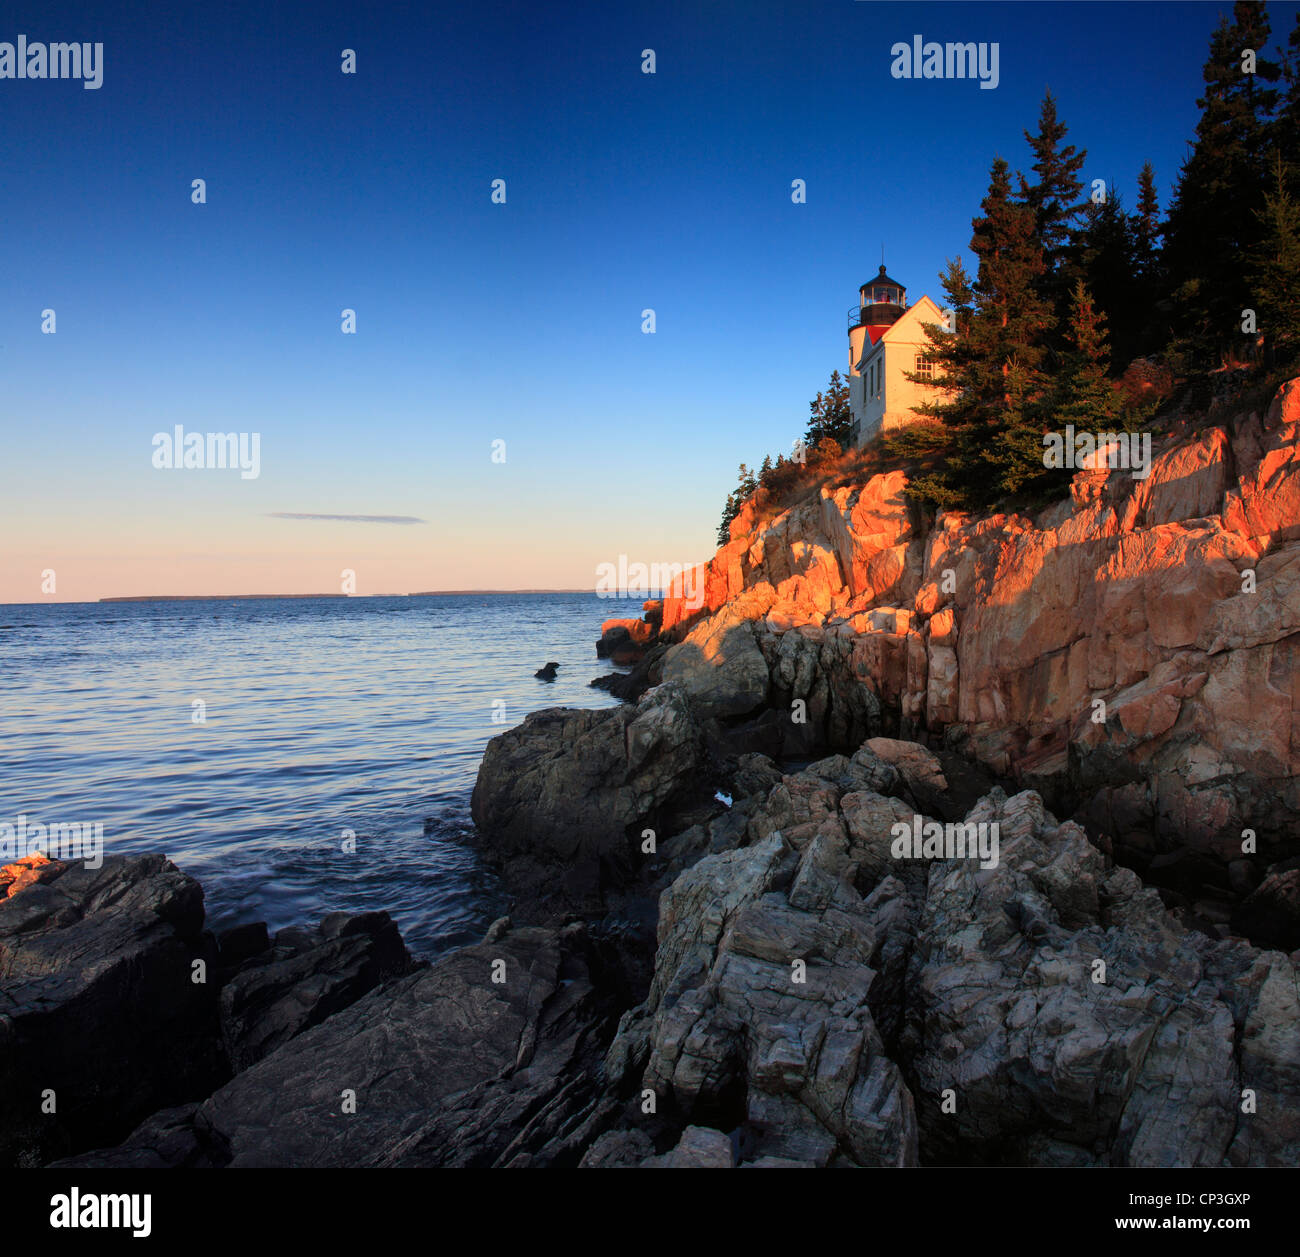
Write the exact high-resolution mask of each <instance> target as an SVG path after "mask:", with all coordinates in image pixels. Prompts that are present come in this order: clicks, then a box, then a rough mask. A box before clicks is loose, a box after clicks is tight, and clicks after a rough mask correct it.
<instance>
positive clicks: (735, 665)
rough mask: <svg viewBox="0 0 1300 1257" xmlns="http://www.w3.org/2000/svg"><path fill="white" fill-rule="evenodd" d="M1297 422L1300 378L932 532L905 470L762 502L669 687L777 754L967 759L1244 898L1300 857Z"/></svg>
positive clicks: (727, 549)
mask: <svg viewBox="0 0 1300 1257" xmlns="http://www.w3.org/2000/svg"><path fill="white" fill-rule="evenodd" d="M1298 425H1300V380H1292V381H1291V382H1289V383H1288V384H1286V385H1285V386H1283V387H1282V388H1281V389H1280V390H1279V391H1278V392H1277V394H1276V396H1274V397H1273V398H1272V400H1271V402H1270V403H1269V404H1268V405H1267V407H1266V408H1265V409H1263V411H1262V413H1258V412H1257V413H1239V414H1236V415H1233V416H1231V417H1230V418H1229V419H1228V420H1227V421H1226V422H1224V423H1223V424H1220V425H1210V426H1204V425H1202V426H1200V427H1199V428H1197V427H1196V426H1195V424H1193V423H1184V424H1182V426H1181V428H1180V430H1178V431H1176V432H1175V433H1174V435H1172V436H1170V437H1168V438H1166V439H1164V440H1163V441H1161V440H1157V443H1156V447H1155V449H1156V454H1157V457H1155V459H1154V462H1153V465H1152V466H1151V468H1150V471H1149V475H1148V476H1147V477H1146V478H1145V479H1135V478H1134V477H1133V475H1132V473H1131V472H1129V471H1127V470H1123V469H1116V470H1107V469H1106V468H1105V467H1103V468H1101V469H1100V470H1093V471H1081V472H1079V473H1078V474H1077V475H1076V476H1075V478H1074V481H1073V483H1072V486H1071V496H1070V499H1069V500H1068V501H1065V502H1062V503H1060V504H1059V505H1057V506H1054V507H1052V508H1051V509H1048V510H1045V511H1043V512H1041V513H1040V514H1038V515H1036V516H1032V517H1031V516H1026V515H995V516H992V517H989V518H982V519H974V518H970V517H967V516H964V515H961V514H953V513H941V514H940V515H939V516H938V518H937V519H934V520H933V521H931V520H928V519H925V518H923V516H922V514H921V513H920V512H919V511H917V510H916V509H915V508H914V507H913V506H912V505H911V504H910V503H909V502H908V501H907V500H906V499H905V497H904V494H903V489H904V486H905V483H906V480H905V476H904V473H903V472H901V471H896V472H893V473H891V474H884V475H877V476H875V477H873V478H871V479H869V480H868V481H867V482H866V483H863V484H859V485H850V486H843V487H825V488H822V489H821V490H820V492H819V493H817V494H815V495H813V496H810V497H809V498H807V499H806V500H803V501H801V502H799V503H798V504H796V505H794V506H793V507H791V508H789V509H785V510H782V511H780V512H778V513H776V514H774V515H773V514H770V508H768V507H767V504H766V503H765V502H764V501H763V500H762V496H761V494H760V496H759V498H758V499H756V500H753V501H751V503H750V504H749V505H748V506H747V508H746V509H745V510H744V511H742V513H741V514H740V516H739V517H738V518H737V519H736V520H735V521H734V522H733V524H732V528H731V540H730V542H729V543H728V544H727V545H726V546H724V547H723V548H722V549H720V550H719V551H718V553H717V554H716V556H715V557H714V559H713V560H712V562H711V563H709V564H708V565H707V570H706V571H705V572H704V573H703V575H702V577H696V578H695V579H697V580H702V583H703V587H704V589H705V594H706V596H705V601H704V606H703V607H702V608H699V609H697V610H694V611H692V610H691V609H690V608H689V607H688V605H687V602H686V600H685V599H684V598H683V597H681V590H680V589H678V590H676V591H674V595H673V596H670V597H668V598H667V599H666V600H665V605H664V608H663V630H664V632H665V633H671V634H674V635H676V636H677V637H679V638H681V639H682V640H681V642H680V644H679V645H678V646H676V647H675V648H674V649H673V650H672V651H670V652H669V654H668V656H667V657H666V659H665V661H664V664H663V676H664V679H666V680H678V681H682V682H683V683H685V684H686V685H687V686H688V687H689V688H691V689H692V690H694V691H695V692H696V693H697V694H699V695H700V696H701V698H702V701H703V704H704V706H705V707H706V709H707V710H708V711H709V712H710V713H711V714H712V715H714V716H716V717H717V718H718V719H719V720H720V721H721V722H723V724H725V725H726V726H727V727H728V728H729V729H730V730H731V731H732V733H733V736H736V735H738V734H739V733H740V732H741V731H742V730H743V732H744V733H745V734H746V735H747V736H749V737H750V738H751V741H753V746H754V749H763V750H768V751H771V752H774V753H776V752H780V753H784V754H787V755H790V754H795V755H797V754H799V753H801V752H805V751H813V750H815V749H817V748H822V747H830V748H834V749H845V750H851V749H853V748H854V747H855V746H856V745H857V744H858V743H859V742H860V741H861V738H862V736H863V735H864V734H866V733H867V732H871V731H874V730H877V729H881V728H883V729H884V730H886V731H888V732H898V733H901V735H902V736H905V737H916V738H919V739H921V740H924V741H927V742H929V743H930V744H931V745H936V746H944V747H947V748H951V749H955V750H960V751H962V752H963V753H964V754H966V755H967V756H969V757H970V758H971V759H972V760H974V761H975V762H977V763H979V764H981V765H983V766H984V767H985V768H987V769H988V770H989V771H990V772H992V773H993V774H995V775H996V776H998V777H1001V778H1008V779H1010V780H1011V781H1012V782H1014V783H1016V784H1019V785H1025V786H1032V787H1033V788H1035V789H1036V790H1038V791H1039V792H1040V793H1041V794H1042V795H1043V796H1044V798H1045V799H1047V801H1048V802H1049V804H1050V806H1052V807H1053V808H1054V809H1056V810H1057V811H1058V812H1061V813H1064V814H1067V815H1074V816H1076V817H1077V818H1078V819H1079V820H1081V821H1083V822H1084V823H1085V824H1086V825H1087V826H1088V828H1089V830H1090V831H1091V832H1093V833H1094V835H1097V836H1101V837H1103V838H1104V839H1105V840H1107V841H1109V842H1110V843H1113V844H1114V846H1115V849H1116V851H1117V853H1118V854H1120V855H1121V857H1122V858H1123V859H1125V860H1126V861H1127V862H1130V863H1133V864H1134V865H1135V866H1136V867H1139V868H1141V869H1142V870H1143V871H1147V870H1149V869H1150V868H1151V867H1152V865H1153V862H1154V863H1155V869H1156V872H1157V873H1159V871H1160V870H1161V869H1162V868H1165V867H1166V866H1169V867H1170V868H1173V867H1174V866H1177V867H1176V875H1175V873H1174V872H1170V873H1169V874H1168V876H1167V877H1166V878H1165V880H1167V881H1169V882H1170V883H1171V884H1173V883H1175V882H1177V883H1178V884H1180V885H1184V884H1185V888H1186V889H1188V890H1189V891H1191V892H1192V893H1193V894H1194V893H1195V892H1196V891H1198V890H1199V889H1200V888H1201V887H1202V885H1204V884H1206V883H1211V884H1214V885H1217V886H1218V887H1220V888H1229V887H1230V888H1232V889H1233V890H1235V891H1236V892H1237V893H1238V894H1244V893H1246V892H1248V891H1250V890H1251V889H1253V888H1254V887H1255V886H1257V885H1258V884H1259V882H1260V881H1261V880H1262V879H1263V877H1264V876H1265V872H1266V870H1267V869H1268V868H1269V867H1270V866H1271V865H1274V864H1276V863H1277V862H1278V861H1282V860H1284V859H1285V858H1286V857H1288V856H1292V855H1295V854H1296V853H1297V851H1298V850H1300V848H1297V847H1296V846H1295V842H1296V839H1297V836H1300V783H1298V782H1297V779H1296V770H1297V766H1298V765H1300V666H1298V665H1300V451H1297V447H1296V436H1297V429H1298ZM688 587H698V586H688ZM799 701H802V704H803V708H802V710H797V709H795V708H794V704H796V703H797V702H799ZM773 711H775V712H777V713H779V714H780V717H781V718H780V719H779V720H777V719H774V718H773V715H772V713H773ZM763 713H767V715H766V726H765V732H766V733H767V734H768V741H767V743H766V744H762V743H761V739H760V740H754V739H756V738H757V736H758V731H757V730H756V729H754V728H749V727H746V725H747V720H748V723H749V724H750V725H752V724H754V723H755V718H756V717H759V716H761V715H762V714H763ZM773 739H775V740H773ZM1252 834H1253V836H1254V837H1253V841H1252V837H1251V836H1252ZM1252 848H1253V851H1252ZM1279 941H1280V942H1284V943H1286V944H1287V945H1289V946H1296V945H1297V943H1300V937H1297V938H1287V939H1283V940H1279Z"/></svg>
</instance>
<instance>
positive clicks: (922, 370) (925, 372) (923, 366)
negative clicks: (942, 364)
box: [916, 354, 934, 380]
mask: <svg viewBox="0 0 1300 1257" xmlns="http://www.w3.org/2000/svg"><path fill="white" fill-rule="evenodd" d="M916 374H917V375H920V376H924V377H925V378H926V379H927V380H933V379H934V363H933V362H927V361H926V360H925V359H924V358H923V357H922V356H921V355H920V354H917V355H916Z"/></svg>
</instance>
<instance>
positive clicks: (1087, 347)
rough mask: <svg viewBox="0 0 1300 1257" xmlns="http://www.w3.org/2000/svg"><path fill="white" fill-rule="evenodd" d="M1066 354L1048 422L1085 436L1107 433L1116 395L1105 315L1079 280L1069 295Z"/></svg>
mask: <svg viewBox="0 0 1300 1257" xmlns="http://www.w3.org/2000/svg"><path fill="white" fill-rule="evenodd" d="M1066 335H1067V340H1068V342H1069V350H1068V352H1067V354H1066V356H1065V359H1064V361H1063V363H1062V370H1061V371H1060V373H1059V374H1058V375H1057V377H1056V382H1055V388H1054V390H1053V394H1054V395H1053V402H1052V421H1053V423H1054V424H1056V425H1057V426H1058V427H1064V426H1065V425H1066V424H1067V423H1072V424H1074V426H1075V428H1076V429H1079V430H1082V431H1088V432H1109V431H1112V430H1113V429H1114V427H1115V424H1116V422H1117V421H1118V419H1119V413H1120V406H1119V395H1118V394H1117V392H1116V391H1115V388H1114V386H1113V385H1112V384H1111V382H1110V379H1109V375H1110V346H1109V337H1108V334H1107V329H1106V315H1105V314H1104V313H1103V312H1102V311H1101V310H1099V309H1097V307H1096V304H1095V303H1094V301H1093V298H1092V293H1090V292H1089V291H1088V286H1087V285H1086V284H1085V283H1084V282H1083V281H1082V280H1079V281H1078V282H1077V283H1076V284H1075V285H1074V290H1073V292H1072V293H1071V294H1070V326H1069V330H1068V332H1067V334H1066Z"/></svg>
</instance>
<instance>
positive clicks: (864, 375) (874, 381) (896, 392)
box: [849, 264, 942, 445]
mask: <svg viewBox="0 0 1300 1257" xmlns="http://www.w3.org/2000/svg"><path fill="white" fill-rule="evenodd" d="M941 319H942V312H941V311H940V309H939V307H938V306H936V305H935V304H934V302H933V301H931V300H930V298H929V297H922V298H921V299H920V300H919V301H918V302H916V303H915V304H914V305H910V306H909V305H908V304H907V289H906V288H904V287H903V285H902V284H900V283H899V282H898V280H896V279H891V278H890V277H889V274H888V273H887V272H886V270H885V268H884V265H883V264H882V265H881V267H880V271H879V272H878V273H877V275H876V277H875V278H874V279H869V280H868V281H867V282H866V283H865V284H863V285H862V286H861V287H860V288H859V289H858V304H857V305H856V306H855V307H853V308H852V309H851V310H850V311H849V408H850V410H851V411H852V412H853V429H852V439H853V444H854V445H865V444H866V443H867V442H868V441H870V440H871V439H872V438H873V437H875V435H876V434H877V433H878V432H881V431H884V430H888V429H890V428H897V427H903V426H905V425H907V424H909V423H914V422H915V421H916V420H917V418H918V417H919V416H918V415H917V413H916V411H915V410H914V409H913V408H914V407H915V406H917V405H918V404H921V403H923V402H928V401H932V400H934V398H935V396H936V394H935V391H934V389H933V388H931V387H930V386H929V385H928V384H926V383H924V382H923V381H917V380H913V379H911V378H910V376H912V375H920V376H923V377H927V378H928V377H929V376H930V375H931V374H932V367H931V364H930V363H928V362H926V361H925V359H924V356H923V355H924V353H925V351H926V349H927V348H928V346H929V337H928V336H927V334H926V333H925V331H924V325H925V324H926V323H939V322H940V321H941Z"/></svg>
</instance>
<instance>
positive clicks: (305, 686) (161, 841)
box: [0, 594, 640, 957]
mask: <svg viewBox="0 0 1300 1257" xmlns="http://www.w3.org/2000/svg"><path fill="white" fill-rule="evenodd" d="M639 613H640V604H639V603H638V602H631V601H619V600H611V599H603V598H597V597H596V596H595V595H594V594H502V595H464V596H460V595H457V596H439V597H426V598H345V599H344V598H319V599H317V598H312V599H296V598H294V599H288V598H286V599H255V600H254V599H249V600H222V599H212V600H206V599H205V600H203V601H184V602H165V601H159V602H130V603H80V604H46V605H21V606H0V822H8V823H10V824H14V825H16V824H17V818H18V817H19V815H20V814H25V815H26V817H27V820H28V823H29V824H31V823H33V822H40V823H43V824H54V823H64V822H78V821H80V822H90V823H94V822H100V823H102V825H103V833H104V851H105V854H118V853H137V852H143V851H162V852H165V853H166V854H167V855H168V856H169V857H170V858H171V859H172V860H173V861H174V862H175V863H176V864H177V865H178V866H179V867H180V868H181V869H183V870H184V871H185V872H187V873H190V874H192V875H193V876H195V877H197V878H198V879H199V881H201V882H202V884H203V887H204V891H205V895H206V903H207V911H208V923H209V925H210V926H212V927H213V928H215V929H222V928H225V927H226V926H229V925H235V924H240V923H242V922H246V921H255V920H264V921H266V922H267V923H268V924H269V926H270V927H271V929H272V930H275V929H278V928H280V927H282V926H285V925H291V924H299V923H314V922H316V921H317V920H319V919H320V917H321V916H323V915H324V914H325V913H327V912H332V911H335V910H339V909H342V910H346V911H350V912H359V911H365V910H370V909H385V910H387V911H388V912H390V913H391V914H392V915H393V916H394V918H395V919H396V920H397V922H398V924H399V926H400V927H401V930H402V933H403V936H404V937H405V938H406V941H407V944H408V946H409V947H410V948H411V949H412V951H414V952H416V953H418V954H420V955H423V956H426V957H431V956H434V955H436V954H437V953H439V952H441V951H444V950H446V949H447V948H448V947H451V946H455V945H458V944H461V943H465V942H470V941H475V940H476V939H477V938H478V937H479V936H480V935H481V933H482V930H483V928H484V927H485V926H486V924H487V923H488V922H490V921H491V920H492V918H493V917H494V916H495V915H498V914H499V912H500V911H501V909H502V907H503V904H504V900H503V897H502V895H501V892H500V889H499V888H498V886H497V885H496V883H495V880H494V879H493V878H492V876H491V875H490V874H489V873H488V872H487V871H486V870H485V869H484V868H483V867H482V865H481V862H480V861H479V860H478V858H477V857H476V855H475V854H474V852H473V850H472V848H471V847H470V846H469V845H468V844H467V843H466V841H465V840H466V837H467V835H469V834H471V833H472V831H473V824H472V822H471V820H470V815H469V799H470V792H471V790H472V789H473V786H474V779H475V775H476V774H477V771H478V765H479V761H480V759H481V757H482V754H483V748H484V746H485V745H486V743H487V741H488V739H489V738H491V737H493V736H494V735H495V734H498V733H500V732H502V731H503V730H504V729H506V728H509V727H512V726H514V725H516V724H519V723H520V722H521V721H522V720H523V718H524V716H525V715H526V714H527V713H528V712H529V711H534V710H537V709H538V708H541V707H552V706H568V707H608V706H614V705H616V700H614V699H612V698H611V697H610V696H609V695H607V694H606V693H605V692H604V691H603V690H596V689H592V688H590V687H589V685H588V682H589V681H590V680H591V679H592V678H593V677H595V676H599V675H601V674H602V673H605V672H609V671H611V668H610V666H609V664H608V663H607V662H606V661H605V660H598V659H597V658H596V652H595V642H596V639H597V637H598V636H599V635H600V624H601V621H602V620H605V619H609V618H610V617H612V616H633V615H638V614H639ZM548 660H556V661H558V662H559V664H560V665H561V666H560V669H559V676H558V678H557V680H556V681H555V682H553V683H547V682H544V681H540V680H537V679H536V678H535V677H534V676H533V673H534V672H535V671H536V670H537V669H538V668H540V667H541V666H542V664H544V663H546V662H547V661H548ZM196 701H198V702H201V703H202V704H203V705H204V707H203V714H204V716H205V717H206V719H205V720H204V722H203V723H195V721H194V711H195V708H194V703H195V702H196ZM496 703H504V713H505V722H504V723H493V719H492V717H493V712H494V710H499V708H494V704H496ZM348 830H350V831H352V832H353V833H354V834H355V835H356V846H357V850H356V853H355V854H351V855H349V854H345V853H344V850H343V846H344V835H345V831H348Z"/></svg>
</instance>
